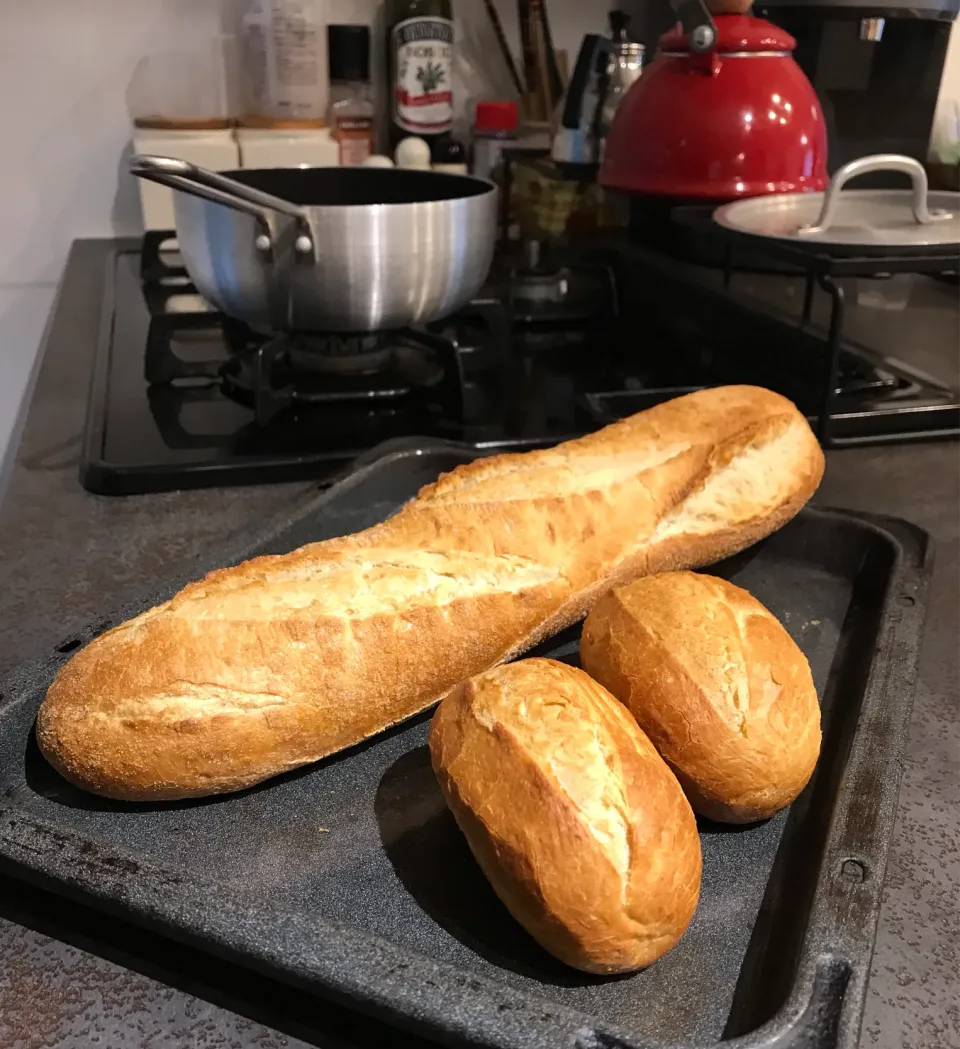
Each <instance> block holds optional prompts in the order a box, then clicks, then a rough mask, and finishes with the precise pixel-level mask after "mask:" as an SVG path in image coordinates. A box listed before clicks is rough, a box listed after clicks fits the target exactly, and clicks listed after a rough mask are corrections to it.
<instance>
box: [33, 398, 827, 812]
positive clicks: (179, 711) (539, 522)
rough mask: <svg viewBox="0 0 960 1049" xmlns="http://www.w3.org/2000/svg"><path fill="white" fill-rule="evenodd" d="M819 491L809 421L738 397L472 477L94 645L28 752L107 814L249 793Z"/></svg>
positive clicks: (696, 560)
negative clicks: (621, 590) (102, 801)
mask: <svg viewBox="0 0 960 1049" xmlns="http://www.w3.org/2000/svg"><path fill="white" fill-rule="evenodd" d="M822 471H823V456H822V454H821V452H820V448H819V446H818V444H817V442H816V439H815V438H814V436H813V434H812V433H811V431H810V428H809V426H808V425H807V423H806V420H805V419H804V418H803V416H801V415H800V413H799V412H798V411H797V410H796V408H794V406H793V405H792V404H790V402H789V401H786V400H784V398H782V397H780V396H778V395H777V394H774V393H770V392H769V391H767V390H760V389H756V388H754V387H748V386H736V387H725V388H721V389H716V390H706V391H703V392H701V393H695V394H691V395H690V396H688V397H683V398H680V399H678V400H676V401H670V402H668V403H666V404H662V405H659V406H658V407H656V408H652V409H651V410H650V411H648V412H644V413H642V414H640V415H636V416H634V417H632V418H630V419H625V420H623V421H622V422H619V423H615V424H614V425H612V426H608V427H607V428H606V429H604V430H601V431H599V432H598V433H595V434H592V435H590V436H589V437H585V438H583V439H582V440H578V441H570V442H568V443H566V444H562V445H559V446H558V447H556V448H553V449H550V450H547V451H537V452H529V453H527V454H525V455H502V456H497V457H495V458H491V459H483V460H479V461H477V462H475V463H471V464H468V465H466V466H463V467H460V468H458V469H456V470H454V471H453V472H452V473H449V474H447V475H445V476H444V477H441V478H440V480H439V481H437V482H436V483H435V484H432V485H429V486H427V487H426V488H425V489H423V491H422V492H421V493H420V494H419V496H418V497H417V498H416V499H415V500H413V501H412V502H411V503H409V504H407V505H406V506H405V507H404V508H403V509H402V510H401V511H400V512H399V513H398V514H396V515H395V516H394V517H392V518H391V519H390V520H388V521H386V522H385V523H383V524H380V525H377V526H376V527H374V528H370V529H368V530H367V531H364V532H361V533H359V534H357V535H353V536H346V537H344V538H342V539H333V540H330V541H328V542H323V543H315V544H312V545H310V546H306V547H303V548H302V549H300V550H297V551H295V552H293V553H290V554H286V555H283V556H278V557H260V558H257V559H255V560H253V561H250V562H248V563H246V564H242V565H239V566H237V567H236V568H228V569H224V570H221V571H218V572H213V573H211V574H210V575H208V576H207V577H206V578H205V579H203V580H202V581H200V582H198V583H194V584H192V585H190V586H188V587H186V588H185V589H184V590H183V591H181V593H179V594H177V595H176V596H175V597H174V598H173V599H172V600H170V601H167V602H166V603H164V604H163V605H160V606H159V607H157V608H153V609H150V610H149V611H147V612H144V613H143V614H142V615H139V616H137V617H136V618H135V619H132V620H131V621H130V622H128V623H125V624H123V625H122V626H119V627H117V628H115V629H114V630H110V631H108V632H107V633H105V634H103V635H102V636H101V637H99V638H97V639H96V640H95V641H93V642H92V643H91V644H90V645H89V646H87V647H86V648H85V649H82V650H81V651H79V652H78V653H77V654H76V655H75V656H74V657H73V658H72V659H71V661H70V662H69V663H68V664H67V665H66V667H65V668H64V669H63V670H62V671H61V673H60V674H59V676H58V677H57V679H56V680H55V681H54V683H53V685H52V686H51V687H50V690H49V691H48V693H47V696H46V699H45V700H44V703H43V705H42V707H41V709H40V714H39V717H38V720H37V739H38V741H39V744H40V747H41V749H42V751H43V753H44V754H45V755H46V756H47V758H48V759H49V761H50V762H51V763H52V764H53V765H54V766H55V767H56V768H57V769H59V770H60V772H61V773H62V774H63V775H64V776H66V777H67V778H68V779H69V780H71V781H72V782H74V783H76V784H78V785H79V786H81V787H83V788H85V789H87V790H91V791H94V792H96V793H98V794H104V795H107V796H108V797H113V798H121V799H131V800H138V801H144V800H160V799H165V798H185V797H195V796H199V795H204V794H214V793H218V792H222V791H231V790H239V789H240V788H242V787H248V786H250V785H252V784H254V783H257V782H259V781H261V780H264V779H266V778H268V777H270V776H273V775H276V774H277V773H279V772H285V771H287V770H289V769H292V768H295V767H297V766H298V765H304V764H306V763H308V762H312V761H316V760H318V759H319V758H322V757H325V756H326V755H328V754H331V753H333V752H334V751H337V750H340V749H341V748H343V747H347V746H350V745H351V744H354V743H358V742H360V740H362V739H365V738H366V737H368V736H370V735H372V734H374V733H376V732H379V731H381V730H382V729H384V728H387V727H388V726H389V725H392V724H394V723H395V722H397V721H401V720H403V719H404V718H407V717H410V716H411V715H412V714H415V713H417V712H418V711H421V710H423V709H425V708H426V707H429V706H431V705H432V704H433V703H436V702H437V701H438V700H439V699H440V698H441V697H442V696H443V695H444V694H445V693H447V692H448V691H449V690H450V689H451V688H453V687H454V686H455V685H457V684H458V683H459V682H461V681H463V680H464V679H465V678H468V677H470V676H471V675H473V674H477V673H480V672H482V671H484V670H487V669H489V668H490V667H492V666H495V665H497V664H498V663H500V662H503V661H504V660H507V659H510V658H512V657H514V656H516V655H518V654H520V653H521V652H523V651H524V650H526V649H527V648H528V647H530V646H531V645H533V644H535V643H536V642H538V641H540V640H542V639H543V638H545V637H548V636H549V635H550V634H551V633H553V632H554V631H556V630H558V629H560V628H561V627H563V626H566V625H568V624H570V623H573V622H575V621H576V620H577V619H579V618H581V617H582V616H583V615H584V614H585V613H586V611H587V609H588V608H589V607H590V606H591V605H592V603H593V601H594V600H595V599H596V598H597V597H598V596H599V595H600V594H601V593H603V592H604V591H606V590H608V589H609V588H610V587H611V586H614V585H618V584H620V583H624V582H627V581H629V580H631V579H635V578H636V577H637V576H639V575H643V574H644V573H646V572H650V571H658V570H662V569H664V568H676V567H689V566H692V565H700V564H705V563H707V562H710V561H712V560H715V559H716V558H718V557H722V556H724V555H726V554H729V553H732V552H734V551H736V550H740V549H742V548H743V547H744V546H748V545H749V544H750V543H752V542H754V541H756V540H757V539H759V538H760V537H761V536H765V535H767V534H768V533H770V532H772V531H773V530H774V529H776V528H778V527H779V526H780V525H782V524H783V523H784V522H785V521H787V520H788V519H789V518H790V517H792V516H793V515H794V514H795V513H796V512H797V511H798V510H799V509H800V507H801V506H803V504H804V503H805V502H806V501H807V499H809V497H810V495H811V494H812V493H813V491H814V489H815V488H816V486H817V484H818V483H819V480H820V476H821V473H822Z"/></svg>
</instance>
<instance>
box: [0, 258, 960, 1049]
mask: <svg viewBox="0 0 960 1049" xmlns="http://www.w3.org/2000/svg"><path fill="white" fill-rule="evenodd" d="M104 250H105V244H104V243H101V242H80V243H78V245H76V246H75V249H74V252H73V255H72V256H71V262H70V266H71V279H70V281H69V284H68V291H67V293H61V297H60V301H59V303H58V306H57V310H56V314H55V317H54V322H53V324H52V325H51V328H50V330H49V341H48V352H47V356H46V358H45V360H44V362H43V366H42V370H41V372H40V377H39V380H38V384H37V388H36V392H35V394H34V398H33V402H32V405H31V407H30V412H29V416H28V419H27V424H26V429H25V432H24V437H23V442H22V445H21V447H20V449H19V452H18V454H17V458H16V463H15V465H14V468H13V471H12V475H11V480H10V485H9V488H8V490H7V492H6V493H5V497H4V499H3V503H2V505H0V536H2V540H0V674H3V673H4V672H5V671H7V670H9V669H10V668H11V667H12V666H14V665H16V664H17V663H18V662H20V661H21V660H22V659H23V658H25V657H26V656H28V655H29V654H30V653H31V651H32V650H33V649H34V648H40V647H42V646H47V645H49V644H50V643H51V642H53V643H56V642H57V641H58V640H60V639H62V638H63V637H65V636H67V635H68V634H69V633H70V631H71V629H72V627H73V626H75V625H79V624H81V623H83V622H85V621H86V620H88V619H90V618H92V617H94V616H96V615H97V613H98V612H99V611H100V610H101V609H102V608H103V607H104V606H110V605H112V604H114V603H116V601H117V600H118V599H119V598H121V597H123V596H125V595H126V594H128V593H129V591H130V590H131V589H134V588H143V587H145V586H147V585H148V584H149V583H150V582H151V581H153V580H155V579H158V578H160V577H162V576H163V575H165V574H166V573H168V572H169V570H170V569H171V568H172V567H173V566H175V565H177V564H181V563H182V562H183V561H184V560H185V559H187V560H188V559H189V558H191V557H192V556H194V555H195V554H196V553H198V552H199V551H201V550H203V549H204V548H206V547H208V546H209V545H210V544H215V543H217V542H220V541H222V540H224V539H225V538H226V537H227V536H229V535H230V534H231V533H234V532H237V531H240V530H242V529H244V528H246V527H249V526H250V525H251V524H252V523H255V522H257V521H258V520H259V519H260V518H263V517H267V516H270V515H273V514H274V513H276V512H278V511H279V510H282V508H283V506H284V504H285V503H289V502H290V501H291V500H293V499H295V498H296V497H297V495H298V494H299V493H300V492H301V491H303V487H304V486H303V485H284V486H265V487H256V488H242V489H219V490H215V491H210V490H207V491H198V492H183V493H170V494H165V495H151V496H138V497H128V498H120V499H117V498H106V497H98V496H93V495H90V494H88V493H86V492H84V491H83V490H82V489H81V487H80V485H79V483H78V480H77V462H78V456H79V447H80V436H81V433H82V429H83V420H84V411H85V407H86V387H87V377H88V375H89V369H90V358H91V354H92V347H93V344H94V341H95V334H96V331H95V328H93V329H92V330H91V325H95V324H96V316H97V311H96V310H91V309H90V308H89V304H90V302H91V300H96V301H99V295H100V279H101V272H102V260H103V253H104ZM940 320H941V322H942V323H944V324H946V325H947V326H948V327H950V326H953V325H955V324H956V320H955V319H954V318H953V317H952V316H946V317H941V318H940ZM916 342H917V346H918V350H917V352H918V354H919V355H926V358H927V359H926V360H924V362H923V363H924V365H925V366H926V367H928V368H929V367H930V360H929V353H930V350H929V341H928V340H926V339H924V338H923V333H922V332H917V333H916ZM2 349H3V348H2V347H0V351H2ZM908 351H909V347H908V346H904V345H900V346H898V352H899V355H900V356H902V357H905V358H909V352H908ZM941 363H942V364H943V366H942V367H940V368H939V369H938V374H940V375H941V376H944V377H946V378H948V379H949V378H955V376H951V375H949V374H946V375H945V374H944V373H945V372H949V370H950V369H954V368H955V367H956V362H955V361H953V360H951V361H948V362H947V361H945V362H941ZM817 500H818V502H820V503H821V504H824V505H833V506H843V507H849V508H852V509H860V510H868V511H871V512H874V513H881V514H890V515H895V516H900V517H906V518H908V519H909V520H911V521H913V522H915V523H916V524H919V525H921V526H922V527H923V528H926V529H928V530H929V531H930V532H931V533H932V534H933V536H934V538H935V540H936V542H937V549H938V553H937V562H936V570H935V579H934V582H933V587H932V589H931V594H930V604H929V608H928V615H927V630H926V636H925V640H924V645H923V652H922V657H921V665H920V682H919V686H918V690H917V695H916V699H915V702H914V711H913V720H912V726H911V733H910V743H909V750H908V754H907V763H906V768H905V771H904V776H903V782H902V786H901V791H900V806H899V813H898V820H897V830H896V835H895V840H894V843H893V846H892V848H891V852H890V859H889V864H888V869H887V877H886V884H885V889H884V902H883V908H882V911H881V916H880V925H879V933H878V938H877V948H876V953H875V955H874V963H873V973H872V976H871V980H870V986H869V991H868V998H867V1004H866V1013H865V1017H864V1024H863V1035H862V1039H861V1045H862V1047H863V1049H960V1006H958V1004H957V987H958V986H960V964H958V954H957V952H958V944H960V903H958V901H960V785H958V755H960V733H958V692H960V690H958V681H960V657H958V651H957V638H958V636H960V616H958V599H957V579H958V570H960V529H958V517H960V515H958V504H960V484H958V451H957V445H956V444H955V443H934V444H923V445H912V446H910V445H907V446H904V445H900V446H894V447H888V448H870V449H856V450H845V451H841V452H832V453H830V455H829V457H828V467H827V476H826V479H825V481H824V483H823V486H822V488H821V490H820V492H819V493H818V497H817ZM305 1044H307V1045H319V1046H323V1047H338V1049H339V1047H343V1049H347V1047H352V1046H377V1047H381V1046H382V1047H391V1046H397V1047H400V1046H412V1045H413V1044H414V1042H412V1041H411V1039H409V1038H408V1037H407V1036H404V1035H401V1034H399V1033H395V1032H392V1031H390V1030H388V1029H386V1028H384V1027H382V1026H380V1025H378V1024H375V1023H374V1022H372V1021H367V1020H362V1019H360V1018H358V1017H356V1016H355V1015H354V1014H352V1013H349V1012H346V1011H345V1010H341V1009H338V1008H337V1007H335V1006H332V1005H329V1004H327V1003H319V1002H317V1001H316V1000H315V999H311V998H309V997H307V996H305V995H303V994H300V993H299V992H297V991H295V990H292V989H289V988H284V987H281V986H280V985H278V984H275V983H273V982H271V981H268V980H264V979H262V978H259V977H256V976H254V975H253V974H251V973H247V972H246V971H244V970H242V969H239V968H236V967H233V966H231V965H228V964H226V963H223V962H218V961H213V960H211V959H209V958H207V957H205V956H203V955H202V954H200V953H199V952H195V951H191V950H189V949H188V948H185V947H180V946H177V945H174V944H171V943H169V942H168V941H166V940H163V939H161V938H160V937H157V936H154V935H152V934H148V933H144V932H140V931H135V930H131V929H130V928H129V927H127V926H125V925H123V923H120V922H116V921H112V920H109V919H106V918H104V917H101V916H100V915H98V914H95V913H93V912H91V911H87V910H86V909H84V908H82V907H78V906H77V905H75V904H72V903H67V902H64V901H61V900H59V899H58V898H56V897H54V896H52V895H50V894H47V893H45V892H44V891H43V890H42V889H40V888H35V887H27V886H24V885H22V884H20V883H19V882H14V881H11V880H8V879H4V878H2V877H0V1046H2V1047H3V1049H40V1047H57V1049H66V1047H71V1049H72V1047H78V1049H79V1047H84V1049H85V1047H88V1046H89V1047H94V1046H99V1047H103V1049H126V1047H130V1049H133V1047H136V1049H149V1047H154V1046H155V1047H158V1049H159V1047H161V1046H164V1047H166V1046H170V1047H180V1046H190V1047H192V1049H206V1047H236V1049H241V1047H242V1049H247V1047H258V1049H281V1047H284V1049H294V1047H298V1046H302V1045H305ZM417 1044H420V1043H417Z"/></svg>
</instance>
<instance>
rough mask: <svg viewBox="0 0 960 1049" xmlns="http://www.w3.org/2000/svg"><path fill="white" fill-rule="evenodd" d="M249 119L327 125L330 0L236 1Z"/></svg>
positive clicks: (246, 110)
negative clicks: (328, 7)
mask: <svg viewBox="0 0 960 1049" xmlns="http://www.w3.org/2000/svg"><path fill="white" fill-rule="evenodd" d="M235 2H236V5H237V16H238V25H237V30H238V36H239V38H240V44H241V46H240V79H241V85H242V94H243V113H244V117H245V118H250V117H252V118H256V120H257V121H297V122H302V121H308V122H314V123H315V122H320V121H323V120H324V119H325V117H326V114H327V99H328V97H329V89H330V83H329V76H328V74H327V18H326V2H325V0H235Z"/></svg>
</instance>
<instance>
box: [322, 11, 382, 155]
mask: <svg viewBox="0 0 960 1049" xmlns="http://www.w3.org/2000/svg"><path fill="white" fill-rule="evenodd" d="M327 42H328V51H329V54H330V113H329V117H328V120H327V122H328V124H329V125H330V130H331V132H332V133H333V137H334V138H335V139H336V141H337V143H338V144H339V147H340V163H341V164H342V165H344V166H345V167H355V166H358V165H360V164H362V163H363V162H364V161H365V160H366V159H367V157H369V156H370V155H371V154H372V153H374V152H375V151H374V148H373V138H374V118H375V116H376V109H375V106H374V102H373V96H372V94H371V91H370V29H369V27H367V26H365V25H331V26H327Z"/></svg>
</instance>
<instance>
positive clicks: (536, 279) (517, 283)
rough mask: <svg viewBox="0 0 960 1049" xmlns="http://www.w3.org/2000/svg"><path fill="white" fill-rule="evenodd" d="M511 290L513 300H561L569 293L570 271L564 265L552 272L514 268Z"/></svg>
mask: <svg viewBox="0 0 960 1049" xmlns="http://www.w3.org/2000/svg"><path fill="white" fill-rule="evenodd" d="M512 290H513V299H514V301H515V302H524V303H531V304H539V303H543V302H549V303H558V302H563V301H564V300H565V299H566V298H567V296H568V295H569V294H570V271H569V270H568V269H567V268H566V267H565V266H564V267H562V268H561V269H558V270H556V271H555V272H553V273H542V272H536V271H533V270H514V272H513V277H512Z"/></svg>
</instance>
